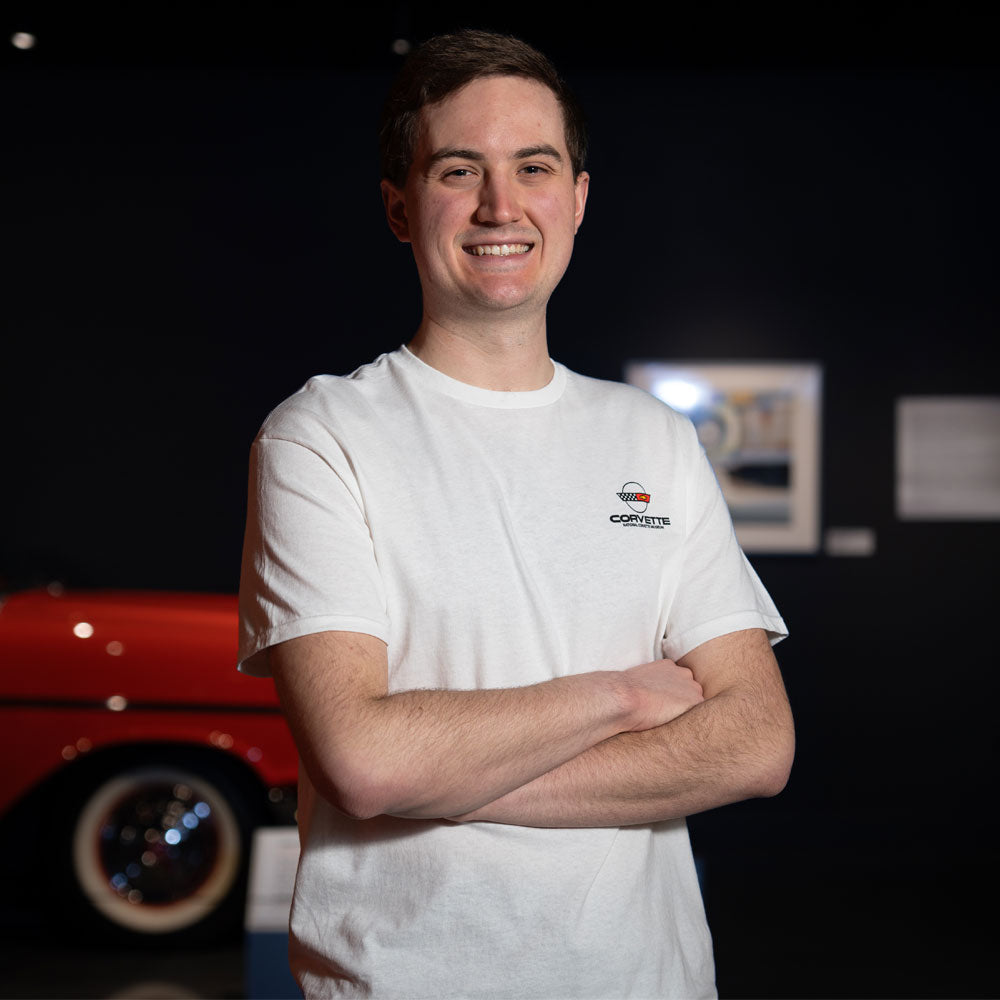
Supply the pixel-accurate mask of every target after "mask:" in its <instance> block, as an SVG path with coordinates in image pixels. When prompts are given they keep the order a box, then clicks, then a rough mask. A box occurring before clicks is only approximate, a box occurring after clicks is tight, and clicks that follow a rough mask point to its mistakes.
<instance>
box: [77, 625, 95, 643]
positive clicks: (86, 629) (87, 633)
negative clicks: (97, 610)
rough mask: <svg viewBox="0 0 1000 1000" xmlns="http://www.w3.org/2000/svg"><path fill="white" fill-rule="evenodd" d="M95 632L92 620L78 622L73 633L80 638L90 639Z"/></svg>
mask: <svg viewBox="0 0 1000 1000" xmlns="http://www.w3.org/2000/svg"><path fill="white" fill-rule="evenodd" d="M93 634H94V626H93V625H91V624H90V622H77V623H76V624H75V625H74V626H73V635H75V636H76V637H77V638H78V639H89V638H90V637H91V636H92V635H93Z"/></svg>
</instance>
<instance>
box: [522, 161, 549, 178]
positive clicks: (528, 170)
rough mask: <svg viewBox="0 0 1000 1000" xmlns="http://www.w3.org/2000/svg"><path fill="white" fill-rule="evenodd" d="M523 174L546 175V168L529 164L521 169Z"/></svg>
mask: <svg viewBox="0 0 1000 1000" xmlns="http://www.w3.org/2000/svg"><path fill="white" fill-rule="evenodd" d="M521 173H524V174H531V175H535V174H544V173H545V167H542V166H539V164H537V163H529V164H527V165H525V166H523V167H521Z"/></svg>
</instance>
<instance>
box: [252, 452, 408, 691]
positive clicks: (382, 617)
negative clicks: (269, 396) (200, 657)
mask: <svg viewBox="0 0 1000 1000" xmlns="http://www.w3.org/2000/svg"><path fill="white" fill-rule="evenodd" d="M322 437H323V440H322V441H321V442H319V443H316V442H312V441H310V440H308V438H307V437H306V438H305V439H302V438H300V439H297V440H296V439H289V438H282V437H273V436H266V435H264V434H262V435H261V436H258V438H257V440H256V441H255V442H254V445H253V448H252V449H251V457H250V483H249V490H248V501H247V527H246V535H245V539H244V546H243V565H242V572H241V576H240V602H239V603H240V644H239V664H240V669H241V670H242V671H243V672H244V673H248V674H254V675H256V676H267V673H268V670H267V665H266V662H265V661H266V657H263V656H261V655H259V654H260V653H262V652H263V651H264V650H265V649H267V648H268V647H269V646H273V645H275V644H276V643H279V642H284V641H286V640H288V639H294V638H297V637H299V636H303V635H309V634H312V633H315V632H324V631H351V632H365V633H368V634H370V635H374V636H376V637H378V638H380V639H382V640H383V641H384V642H388V639H389V622H388V616H387V614H386V600H385V592H384V589H383V586H382V580H381V577H380V575H379V572H378V566H377V563H376V560H375V554H374V548H373V544H372V538H371V533H370V531H369V528H368V524H367V521H366V519H365V512H364V502H363V497H362V495H361V490H360V488H359V487H358V483H357V480H356V478H355V476H354V474H353V471H352V468H351V463H350V461H349V459H348V457H347V456H346V455H345V454H344V452H343V451H342V449H341V448H340V447H339V445H338V444H337V443H336V441H335V440H334V439H333V438H332V437H331V436H330V435H329V434H325V435H323V436H322Z"/></svg>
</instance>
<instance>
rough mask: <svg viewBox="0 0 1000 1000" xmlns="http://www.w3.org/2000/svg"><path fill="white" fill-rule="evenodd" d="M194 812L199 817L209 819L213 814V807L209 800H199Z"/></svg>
mask: <svg viewBox="0 0 1000 1000" xmlns="http://www.w3.org/2000/svg"><path fill="white" fill-rule="evenodd" d="M194 813H195V815H196V816H197V817H198V818H199V819H207V818H208V817H209V816H211V815H212V807H211V806H210V805H209V804H208V803H207V802H199V803H198V804H197V805H196V806H195V807H194Z"/></svg>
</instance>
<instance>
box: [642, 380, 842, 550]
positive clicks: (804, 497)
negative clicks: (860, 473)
mask: <svg viewBox="0 0 1000 1000" xmlns="http://www.w3.org/2000/svg"><path fill="white" fill-rule="evenodd" d="M625 379H626V381H627V382H630V383H631V384H632V385H636V386H638V387H639V388H641V389H645V390H646V391H647V392H650V393H652V394H653V395H654V396H656V397H658V398H659V399H662V400H663V401H664V402H665V403H667V404H668V405H669V406H671V407H673V409H675V410H679V411H681V412H682V413H686V414H687V415H688V416H689V417H690V418H691V420H692V421H693V423H694V425H695V428H696V430H697V431H698V438H699V439H700V441H701V443H702V445H703V446H704V448H705V452H706V454H707V455H708V458H709V461H711V463H712V466H713V468H714V469H715V474H716V477H717V478H718V480H719V485H720V486H721V487H722V492H723V495H724V496H725V498H726V502H727V503H728V504H729V510H730V513H731V514H732V518H733V525H734V526H735V528H736V535H737V537H738V538H739V540H740V544H741V545H742V546H743V548H744V550H745V551H747V552H760V553H764V552H815V551H817V549H818V548H819V534H820V516H819V480H820V454H819V452H820V409H821V402H822V383H823V374H822V369H821V367H820V366H819V365H818V364H790V363H785V362H774V363H759V362H741V361H734V362H669V361H630V362H629V363H628V364H627V365H626V366H625Z"/></svg>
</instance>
